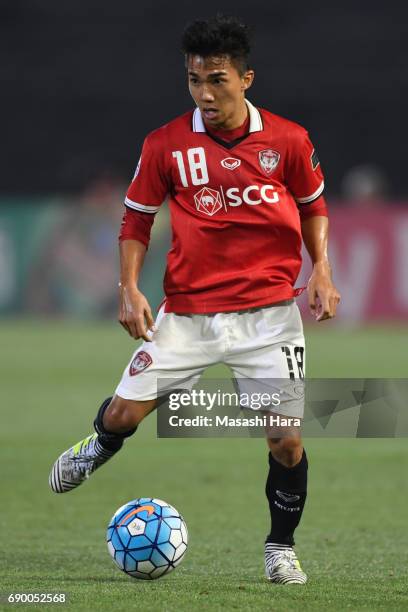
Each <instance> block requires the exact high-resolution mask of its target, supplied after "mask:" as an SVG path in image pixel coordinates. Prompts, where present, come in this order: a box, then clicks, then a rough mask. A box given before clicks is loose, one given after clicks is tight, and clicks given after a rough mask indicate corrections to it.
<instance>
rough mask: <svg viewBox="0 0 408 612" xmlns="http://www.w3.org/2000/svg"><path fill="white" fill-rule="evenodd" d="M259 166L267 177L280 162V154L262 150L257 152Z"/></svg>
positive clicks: (271, 150) (270, 150)
mask: <svg viewBox="0 0 408 612" xmlns="http://www.w3.org/2000/svg"><path fill="white" fill-rule="evenodd" d="M258 157H259V165H260V166H261V168H262V170H263V171H264V172H265V174H267V175H269V174H272V172H273V171H274V170H275V168H276V167H277V165H278V164H279V160H280V153H278V151H274V150H273V149H264V150H263V151H259V153H258Z"/></svg>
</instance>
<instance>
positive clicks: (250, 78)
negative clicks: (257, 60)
mask: <svg viewBox="0 0 408 612" xmlns="http://www.w3.org/2000/svg"><path fill="white" fill-rule="evenodd" d="M254 77H255V72H254V71H253V70H247V71H246V72H245V74H244V75H243V76H242V86H241V89H242V91H246V90H247V89H249V88H250V87H251V85H252V83H253V82H254Z"/></svg>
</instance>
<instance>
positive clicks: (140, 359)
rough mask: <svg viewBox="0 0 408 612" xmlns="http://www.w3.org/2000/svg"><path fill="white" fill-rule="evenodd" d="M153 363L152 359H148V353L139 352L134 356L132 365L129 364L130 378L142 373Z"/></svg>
mask: <svg viewBox="0 0 408 612" xmlns="http://www.w3.org/2000/svg"><path fill="white" fill-rule="evenodd" d="M152 363H153V359H152V358H151V357H150V355H149V353H146V351H139V352H138V353H136V355H135V356H134V358H133V360H132V363H131V364H130V368H129V374H130V375H131V376H136V374H140V372H143V370H145V369H146V368H147V367H149V365H151V364H152Z"/></svg>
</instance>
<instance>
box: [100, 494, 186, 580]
mask: <svg viewBox="0 0 408 612" xmlns="http://www.w3.org/2000/svg"><path fill="white" fill-rule="evenodd" d="M106 540H107V543H108V549H109V552H110V554H111V556H112V558H113V560H114V561H115V563H116V564H117V565H118V566H119V567H120V569H121V570H122V571H124V572H125V573H126V574H128V575H129V576H133V577H134V578H141V579H142V580H154V579H155V578H160V577H161V576H163V575H164V574H168V573H169V572H172V571H173V570H174V568H175V567H176V566H177V565H178V564H179V563H180V562H181V560H182V559H183V557H184V555H185V552H186V550H187V541H188V533H187V525H186V524H185V522H184V519H183V517H182V516H181V515H180V514H179V513H178V512H177V510H176V509H175V508H173V507H172V506H170V504H167V503H166V502H164V501H162V500H161V499H154V498H151V497H141V498H139V499H134V500H132V501H130V502H128V503H127V504H125V505H124V506H121V507H120V508H119V510H117V511H116V512H115V514H114V515H113V517H112V519H111V521H110V523H109V525H108V531H107V533H106Z"/></svg>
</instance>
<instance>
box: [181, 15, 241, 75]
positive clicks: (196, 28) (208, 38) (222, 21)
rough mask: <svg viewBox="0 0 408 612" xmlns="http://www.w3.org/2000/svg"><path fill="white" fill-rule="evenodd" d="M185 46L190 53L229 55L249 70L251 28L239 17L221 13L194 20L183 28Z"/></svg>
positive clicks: (184, 49)
mask: <svg viewBox="0 0 408 612" xmlns="http://www.w3.org/2000/svg"><path fill="white" fill-rule="evenodd" d="M182 50H183V53H185V54H186V55H187V56H188V55H201V56H202V57H208V56H210V55H229V57H230V58H231V61H232V62H233V63H234V64H235V66H236V68H237V69H238V72H239V73H240V74H243V73H244V72H245V71H246V70H249V53H250V50H251V45H250V34H249V28H248V26H247V25H245V24H244V23H242V22H241V21H240V20H239V19H238V18H237V17H228V16H226V15H221V14H217V15H216V17H213V18H212V19H208V20H207V21H193V22H192V23H190V24H188V25H187V27H186V28H185V30H184V33H183V38H182Z"/></svg>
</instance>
